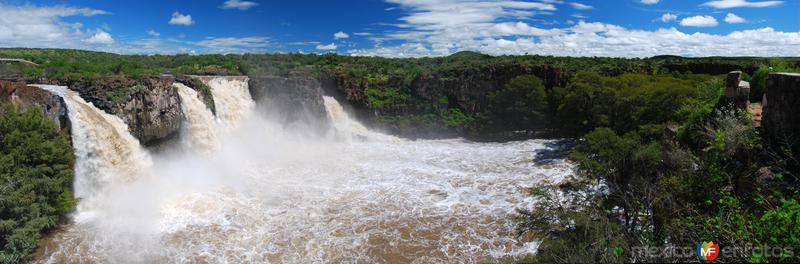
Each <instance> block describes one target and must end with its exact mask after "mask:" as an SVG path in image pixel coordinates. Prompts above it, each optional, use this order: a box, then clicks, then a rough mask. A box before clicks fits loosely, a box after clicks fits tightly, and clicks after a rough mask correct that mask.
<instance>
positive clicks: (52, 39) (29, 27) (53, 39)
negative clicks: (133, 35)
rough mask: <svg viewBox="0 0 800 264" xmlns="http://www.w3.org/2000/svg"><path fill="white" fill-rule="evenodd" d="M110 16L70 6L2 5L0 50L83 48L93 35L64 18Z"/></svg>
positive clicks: (78, 24)
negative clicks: (3, 48) (5, 48)
mask: <svg viewBox="0 0 800 264" xmlns="http://www.w3.org/2000/svg"><path fill="white" fill-rule="evenodd" d="M105 14H108V12H106V11H103V10H97V9H91V8H79V7H69V6H33V5H24V6H15V5H8V4H3V3H1V2H0V47H63V48H80V47H81V46H82V45H84V42H85V40H86V39H87V38H89V37H91V36H90V34H91V32H87V31H84V30H83V29H82V27H83V25H82V24H81V23H79V22H68V21H65V20H63V19H64V18H75V17H90V16H96V15H105Z"/></svg>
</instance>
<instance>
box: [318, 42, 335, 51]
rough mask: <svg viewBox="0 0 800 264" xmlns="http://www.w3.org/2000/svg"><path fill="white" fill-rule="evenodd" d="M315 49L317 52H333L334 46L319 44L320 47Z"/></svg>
mask: <svg viewBox="0 0 800 264" xmlns="http://www.w3.org/2000/svg"><path fill="white" fill-rule="evenodd" d="M317 49H318V50H335V49H336V44H334V43H331V44H328V45H322V44H320V45H317Z"/></svg>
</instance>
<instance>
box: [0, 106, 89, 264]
mask: <svg viewBox="0 0 800 264" xmlns="http://www.w3.org/2000/svg"><path fill="white" fill-rule="evenodd" d="M71 164H72V148H71V147H70V145H69V143H68V141H67V138H66V137H65V136H64V135H62V134H60V133H59V132H58V131H57V129H56V126H55V124H54V123H53V122H52V121H51V120H48V119H46V118H44V116H43V114H42V111H41V110H40V109H39V108H32V109H30V110H27V111H24V112H18V111H16V110H15V109H13V108H11V107H5V108H4V110H3V113H2V114H0V263H17V262H20V261H21V260H22V259H23V258H24V257H25V256H27V255H28V254H30V253H31V252H33V250H34V249H35V248H36V246H37V244H38V241H39V238H40V237H41V233H42V232H44V231H46V230H48V229H51V228H53V227H55V226H56V225H57V224H58V223H59V221H60V220H61V219H63V217H64V215H65V214H67V213H68V212H70V211H72V210H73V208H74V207H75V204H76V202H75V200H74V199H73V198H72V193H71V191H70V186H71V184H72V168H71Z"/></svg>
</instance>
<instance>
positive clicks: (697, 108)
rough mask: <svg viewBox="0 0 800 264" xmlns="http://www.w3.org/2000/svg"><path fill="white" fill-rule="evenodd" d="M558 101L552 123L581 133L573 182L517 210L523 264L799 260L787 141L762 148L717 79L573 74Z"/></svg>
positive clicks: (544, 191) (799, 214) (798, 217)
mask: <svg viewBox="0 0 800 264" xmlns="http://www.w3.org/2000/svg"><path fill="white" fill-rule="evenodd" d="M532 87H534V86H532ZM531 89H537V88H531ZM556 92H557V90H554V91H552V92H551V93H556ZM563 94H565V95H564V96H556V97H559V98H563V99H561V100H560V101H561V103H560V104H559V108H558V109H561V111H558V112H557V113H556V115H567V116H563V117H561V120H565V121H566V120H569V121H568V122H565V124H570V125H575V126H576V127H575V128H574V129H578V130H581V131H588V133H587V134H585V135H584V136H583V137H582V141H581V142H580V143H579V144H578V146H577V147H576V148H575V149H574V150H573V151H572V153H571V154H570V159H571V160H573V161H575V162H576V163H577V164H578V175H576V176H575V178H574V179H573V180H572V181H570V182H568V183H566V184H565V185H563V186H560V187H559V188H537V189H535V190H532V195H535V196H536V197H538V198H539V203H538V205H537V206H536V207H535V208H533V209H527V208H525V209H521V210H520V214H519V217H518V231H519V233H520V235H534V236H536V237H538V238H539V239H542V244H541V245H540V247H539V252H538V254H537V256H535V257H531V258H529V259H526V260H525V261H529V262H541V263H574V262H664V261H666V262H672V261H676V260H678V261H693V260H696V256H695V255H694V247H695V245H696V244H697V243H700V242H702V241H713V242H714V243H719V244H721V245H722V246H721V247H722V250H723V253H722V254H720V256H719V258H718V259H719V260H720V261H734V262H797V261H800V256H798V252H796V250H797V249H800V239H798V237H800V236H799V235H800V225H798V221H800V206H799V205H798V202H797V199H798V194H799V193H798V190H797V188H796V186H797V183H798V182H797V181H798V178H797V176H798V173H800V171H798V168H800V163H798V161H799V160H798V154H797V153H792V152H791V149H793V146H791V144H795V145H796V144H797V142H788V143H787V142H782V143H777V144H776V142H771V143H770V142H765V140H764V139H763V138H762V137H761V136H760V131H759V129H758V128H756V127H755V126H754V123H753V121H752V117H751V116H750V115H749V113H747V112H746V111H744V110H736V109H733V108H732V107H731V106H729V105H728V104H727V103H726V102H725V99H724V97H723V96H722V95H723V86H722V82H721V80H720V79H719V78H711V77H710V76H695V75H686V76H681V77H679V78H675V77H671V76H670V77H664V76H653V75H650V76H645V75H631V74H623V75H620V76H616V77H603V76H599V75H598V74H596V73H581V74H579V75H577V76H576V78H574V79H573V81H572V83H571V84H570V85H569V86H568V87H567V88H566V90H565V91H564V92H563ZM546 97H547V96H546ZM550 97H553V96H550ZM557 101H558V100H557ZM794 149H796V146H795V148H794ZM674 248H679V249H688V251H687V250H684V251H680V250H678V251H675V250H672V251H671V250H670V249H674ZM647 250H650V251H649V252H648V251H647ZM675 252H688V253H689V254H681V253H675Z"/></svg>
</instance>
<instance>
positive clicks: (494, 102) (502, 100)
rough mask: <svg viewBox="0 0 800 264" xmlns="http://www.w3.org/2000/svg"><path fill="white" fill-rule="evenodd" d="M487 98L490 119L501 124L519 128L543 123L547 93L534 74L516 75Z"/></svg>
mask: <svg viewBox="0 0 800 264" xmlns="http://www.w3.org/2000/svg"><path fill="white" fill-rule="evenodd" d="M489 100H490V106H491V110H490V111H491V116H492V119H493V120H494V121H495V122H498V123H499V124H501V125H503V126H506V127H510V128H514V129H519V128H531V127H542V126H544V125H545V121H546V119H545V114H546V113H547V110H548V105H547V94H546V93H545V88H544V84H542V80H540V79H539V78H538V77H536V76H533V75H521V76H517V77H516V78H514V79H512V80H511V82H509V83H508V85H506V87H505V89H502V90H499V91H496V92H493V93H491V94H490V95H489Z"/></svg>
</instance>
